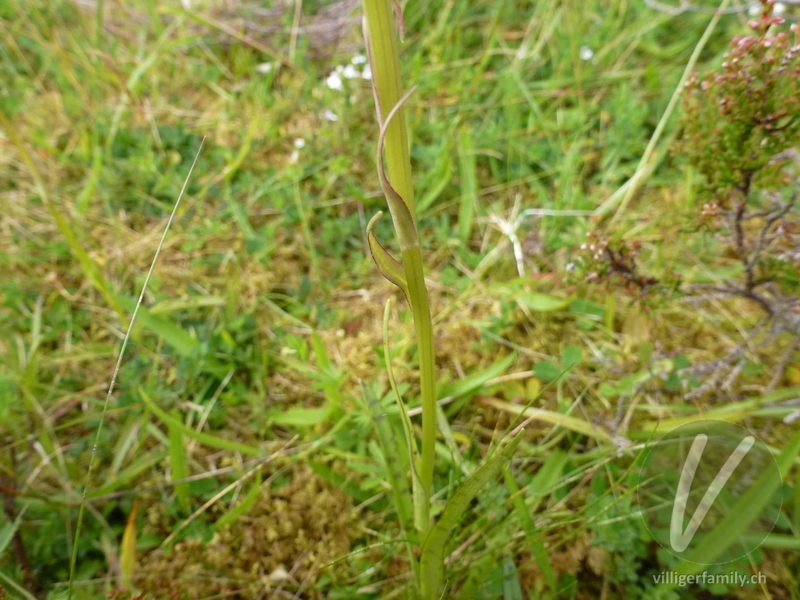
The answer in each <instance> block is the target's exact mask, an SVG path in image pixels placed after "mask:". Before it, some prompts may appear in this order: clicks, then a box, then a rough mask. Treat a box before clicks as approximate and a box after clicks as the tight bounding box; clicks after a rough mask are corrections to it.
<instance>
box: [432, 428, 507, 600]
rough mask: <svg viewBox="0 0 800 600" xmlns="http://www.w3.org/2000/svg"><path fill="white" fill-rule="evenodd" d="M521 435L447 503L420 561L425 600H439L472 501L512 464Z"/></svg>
mask: <svg viewBox="0 0 800 600" xmlns="http://www.w3.org/2000/svg"><path fill="white" fill-rule="evenodd" d="M522 434H523V432H522V431H520V432H519V433H518V434H517V435H516V436H515V437H514V438H513V439H512V440H511V441H510V442H509V443H508V444H506V446H504V447H503V448H502V449H500V450H499V451H498V452H496V453H495V454H494V456H492V457H491V458H490V459H488V460H487V461H486V462H484V463H483V465H482V466H481V467H480V468H479V469H478V470H477V471H475V473H474V474H473V475H472V476H471V477H469V478H468V479H467V480H466V481H465V482H464V484H463V485H462V486H461V487H459V488H458V489H457V490H456V492H455V494H453V497H452V498H450V500H448V501H447V505H446V506H445V508H444V512H443V513H442V515H441V516H440V517H439V520H438V521H437V522H436V524H435V525H434V526H433V528H432V529H431V531H430V533H429V534H428V536H427V537H426V538H425V543H424V545H423V547H422V556H421V558H420V581H421V588H422V597H423V598H426V599H427V598H438V597H439V594H440V593H441V588H442V584H443V583H444V550H445V546H446V545H447V542H448V541H449V540H450V536H451V535H452V533H453V529H455V527H456V525H458V522H459V521H460V520H461V517H462V516H463V515H464V513H465V512H466V510H467V508H468V507H469V505H470V503H471V502H472V499H473V498H475V496H476V495H477V494H478V492H479V491H480V490H481V489H482V488H483V487H484V486H485V485H486V484H487V483H489V482H490V481H491V480H492V479H493V478H494V477H495V475H497V472H498V471H499V470H500V468H501V467H502V466H503V465H504V464H506V463H507V462H509V461H510V460H511V457H512V456H513V454H514V451H515V450H516V449H517V446H519V443H520V442H521V441H522Z"/></svg>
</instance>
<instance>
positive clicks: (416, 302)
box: [363, 0, 436, 496]
mask: <svg viewBox="0 0 800 600" xmlns="http://www.w3.org/2000/svg"><path fill="white" fill-rule="evenodd" d="M363 7H364V30H365V38H366V42H367V50H368V54H369V57H370V64H371V67H372V81H373V89H374V91H375V101H376V102H375V103H376V110H377V115H378V123H379V124H380V126H381V143H379V156H378V163H379V166H378V173H379V175H380V177H381V184H382V186H383V188H384V193H385V194H386V198H387V201H388V204H389V210H390V212H391V214H392V219H393V221H394V225H395V231H396V232H397V236H398V238H399V240H400V251H401V254H402V264H403V270H404V271H405V280H406V283H407V290H404V291H407V296H408V301H409V303H410V304H411V310H412V313H413V317H414V329H415V333H416V338H417V346H418V352H419V371H420V372H419V377H420V388H421V396H422V452H421V459H420V463H421V464H420V468H419V471H420V480H421V482H422V487H423V490H424V493H425V494H426V496H429V495H430V493H431V490H432V487H433V468H434V461H435V453H434V450H435V443H436V382H435V361H434V354H433V325H432V322H431V314H430V306H429V302H428V290H427V288H426V286H425V276H424V270H423V263H422V252H421V250H420V246H419V240H418V237H417V227H416V210H415V204H414V190H413V184H412V181H411V159H410V154H409V146H408V131H407V128H406V121H405V113H404V110H403V101H404V96H403V93H402V85H401V82H400V55H399V48H398V39H397V38H398V35H397V32H398V23H397V19H396V18H395V14H394V11H393V6H392V2H391V1H390V0H364V2H363ZM384 156H385V160H386V167H385V170H384V167H383V160H384Z"/></svg>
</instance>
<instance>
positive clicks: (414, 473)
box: [383, 298, 430, 535]
mask: <svg viewBox="0 0 800 600" xmlns="http://www.w3.org/2000/svg"><path fill="white" fill-rule="evenodd" d="M391 310H392V299H391V298H389V299H388V300H387V301H386V306H385V308H384V310H383V355H384V360H385V362H386V372H387V374H388V375H389V384H390V385H391V387H392V392H393V394H394V399H395V402H396V403H397V407H398V409H399V410H400V417H401V419H402V423H403V433H404V434H405V438H406V448H408V465H409V470H410V471H411V495H412V501H413V504H414V526H415V527H416V529H417V531H418V532H419V533H420V534H421V535H425V534H426V533H427V532H428V529H430V498H429V496H428V494H427V493H426V491H425V488H424V487H423V485H422V480H421V479H420V476H419V461H420V460H421V459H420V453H419V447H418V446H417V438H416V436H415V435H414V428H413V427H412V426H411V418H410V417H409V416H408V409H407V408H406V404H405V402H403V398H402V396H400V390H399V389H398V387H397V380H396V379H395V377H394V369H393V368H392V353H391V351H390V348H389V315H390V314H391Z"/></svg>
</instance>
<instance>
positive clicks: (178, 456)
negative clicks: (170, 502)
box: [169, 411, 192, 515]
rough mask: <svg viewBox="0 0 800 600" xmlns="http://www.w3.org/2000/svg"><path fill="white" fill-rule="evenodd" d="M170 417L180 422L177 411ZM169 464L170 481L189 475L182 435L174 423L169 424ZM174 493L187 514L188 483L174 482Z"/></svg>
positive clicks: (189, 508)
mask: <svg viewBox="0 0 800 600" xmlns="http://www.w3.org/2000/svg"><path fill="white" fill-rule="evenodd" d="M172 418H173V419H174V420H175V422H180V421H179V413H178V411H173V413H172ZM169 466H170V471H171V477H172V481H180V480H181V479H186V478H187V477H188V476H189V470H188V469H187V468H186V448H184V446H183V435H182V434H181V431H180V429H178V428H177V427H175V425H170V426H169ZM175 495H176V496H177V497H178V504H179V505H180V507H181V510H182V511H183V512H184V513H185V514H187V515H188V514H189V513H190V512H191V511H192V506H191V498H190V496H189V484H188V483H176V484H175Z"/></svg>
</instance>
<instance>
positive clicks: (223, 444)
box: [139, 388, 264, 456]
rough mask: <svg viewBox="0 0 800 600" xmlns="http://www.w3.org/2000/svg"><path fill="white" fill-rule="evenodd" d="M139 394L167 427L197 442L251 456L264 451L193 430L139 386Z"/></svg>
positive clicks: (259, 454)
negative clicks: (166, 411) (158, 404)
mask: <svg viewBox="0 0 800 600" xmlns="http://www.w3.org/2000/svg"><path fill="white" fill-rule="evenodd" d="M139 394H141V396H142V399H143V400H144V401H145V402H146V403H147V405H148V406H149V408H150V410H152V411H153V414H155V415H156V416H157V417H158V418H159V419H160V420H161V421H162V422H163V423H164V424H165V425H166V426H167V427H169V428H174V429H175V430H176V431H178V432H180V433H181V434H183V435H185V436H186V437H189V438H192V439H193V440H197V441H198V442H200V443H201V444H205V445H206V446H211V447H212V448H219V449H220V450H230V451H231V452H241V453H242V454H249V455H251V456H263V455H264V453H263V452H262V451H261V450H259V449H258V448H256V447H254V446H248V445H247V444H242V443H240V442H234V441H233V440H225V439H222V438H219V437H217V436H214V435H211V434H208V433H203V432H202V431H195V430H194V429H192V428H191V427H187V426H186V425H184V424H183V423H181V422H180V421H179V420H178V419H175V418H173V417H171V416H169V415H168V414H167V413H165V412H164V411H163V410H161V409H160V408H159V407H158V406H156V404H155V402H153V400H152V399H151V398H150V397H148V396H147V394H146V393H145V391H144V390H143V389H141V388H139Z"/></svg>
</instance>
